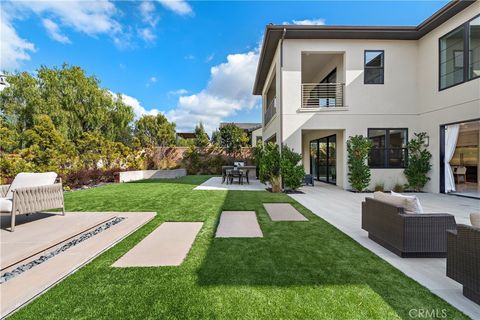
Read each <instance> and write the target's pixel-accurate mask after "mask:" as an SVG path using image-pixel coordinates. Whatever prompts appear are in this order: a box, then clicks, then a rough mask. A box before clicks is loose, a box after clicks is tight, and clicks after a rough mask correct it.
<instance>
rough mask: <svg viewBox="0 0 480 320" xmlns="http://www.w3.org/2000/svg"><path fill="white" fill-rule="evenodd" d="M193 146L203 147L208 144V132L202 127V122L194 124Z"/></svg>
mask: <svg viewBox="0 0 480 320" xmlns="http://www.w3.org/2000/svg"><path fill="white" fill-rule="evenodd" d="M194 142H195V146H196V147H199V148H204V147H206V146H208V145H209V144H210V141H209V139H208V134H207V133H206V132H205V128H204V127H203V123H201V122H200V123H199V124H198V125H197V126H195V140H194Z"/></svg>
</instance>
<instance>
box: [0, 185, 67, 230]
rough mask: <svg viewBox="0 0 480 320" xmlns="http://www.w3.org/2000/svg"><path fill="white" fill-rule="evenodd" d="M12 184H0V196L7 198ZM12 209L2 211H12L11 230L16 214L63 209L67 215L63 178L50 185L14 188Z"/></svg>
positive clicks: (63, 212)
mask: <svg viewBox="0 0 480 320" xmlns="http://www.w3.org/2000/svg"><path fill="white" fill-rule="evenodd" d="M9 187H10V185H1V186H0V197H1V198H5V197H6V195H7V191H8V189H9ZM7 200H9V201H12V209H11V211H2V213H5V212H7V213H11V216H12V218H11V227H10V231H12V232H13V231H14V230H15V216H16V215H17V214H30V213H35V212H39V211H43V210H48V209H59V208H61V209H62V214H63V215H65V206H64V200H63V186H62V179H61V178H58V179H57V182H56V183H54V184H50V185H44V186H37V187H24V188H16V189H15V190H12V198H11V199H9V198H7Z"/></svg>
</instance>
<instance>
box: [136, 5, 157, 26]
mask: <svg viewBox="0 0 480 320" xmlns="http://www.w3.org/2000/svg"><path fill="white" fill-rule="evenodd" d="M139 8H140V14H141V15H142V19H143V22H145V23H148V24H149V25H150V26H151V27H155V26H156V25H157V23H158V20H159V17H158V16H157V15H155V4H154V3H153V2H152V1H142V2H141V3H140V7H139Z"/></svg>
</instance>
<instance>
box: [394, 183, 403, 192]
mask: <svg viewBox="0 0 480 320" xmlns="http://www.w3.org/2000/svg"><path fill="white" fill-rule="evenodd" d="M392 190H393V191H394V192H397V193H402V192H403V191H405V188H404V186H403V184H401V183H398V182H397V183H395V185H394V186H393V189H392Z"/></svg>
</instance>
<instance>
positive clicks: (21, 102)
mask: <svg viewBox="0 0 480 320" xmlns="http://www.w3.org/2000/svg"><path fill="white" fill-rule="evenodd" d="M7 79H8V82H9V84H10V85H9V86H8V87H6V88H5V89H4V90H2V91H1V92H0V113H1V114H2V115H3V116H4V117H5V121H7V122H8V123H10V124H11V125H13V127H14V128H15V130H16V132H17V134H19V135H20V134H21V133H22V132H24V131H25V130H28V129H31V128H32V127H33V118H34V117H35V116H36V115H39V114H46V115H48V116H49V117H50V119H51V120H52V123H53V125H54V126H55V128H56V129H57V130H58V131H59V132H60V133H61V134H62V135H63V136H64V138H65V139H66V140H69V141H72V142H76V140H78V139H79V138H80V137H81V136H82V134H83V133H84V132H92V131H97V132H100V133H101V134H102V135H103V136H105V137H106V138H107V139H110V140H113V141H122V142H125V141H126V140H125V138H128V137H129V130H130V125H131V122H132V121H133V116H134V114H133V110H132V107H130V106H127V105H126V104H125V103H124V102H123V100H122V99H121V97H120V96H119V95H114V94H112V93H111V92H110V91H108V90H106V89H104V88H101V87H100V82H99V80H98V79H97V78H95V77H92V76H87V75H86V74H85V71H84V70H83V69H82V68H80V67H77V66H69V65H67V64H64V65H63V66H62V67H60V68H48V67H41V68H39V69H38V70H37V74H36V76H33V75H30V74H29V73H27V72H22V73H17V74H8V75H7ZM19 142H20V146H21V147H22V148H23V147H24V142H23V141H19Z"/></svg>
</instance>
